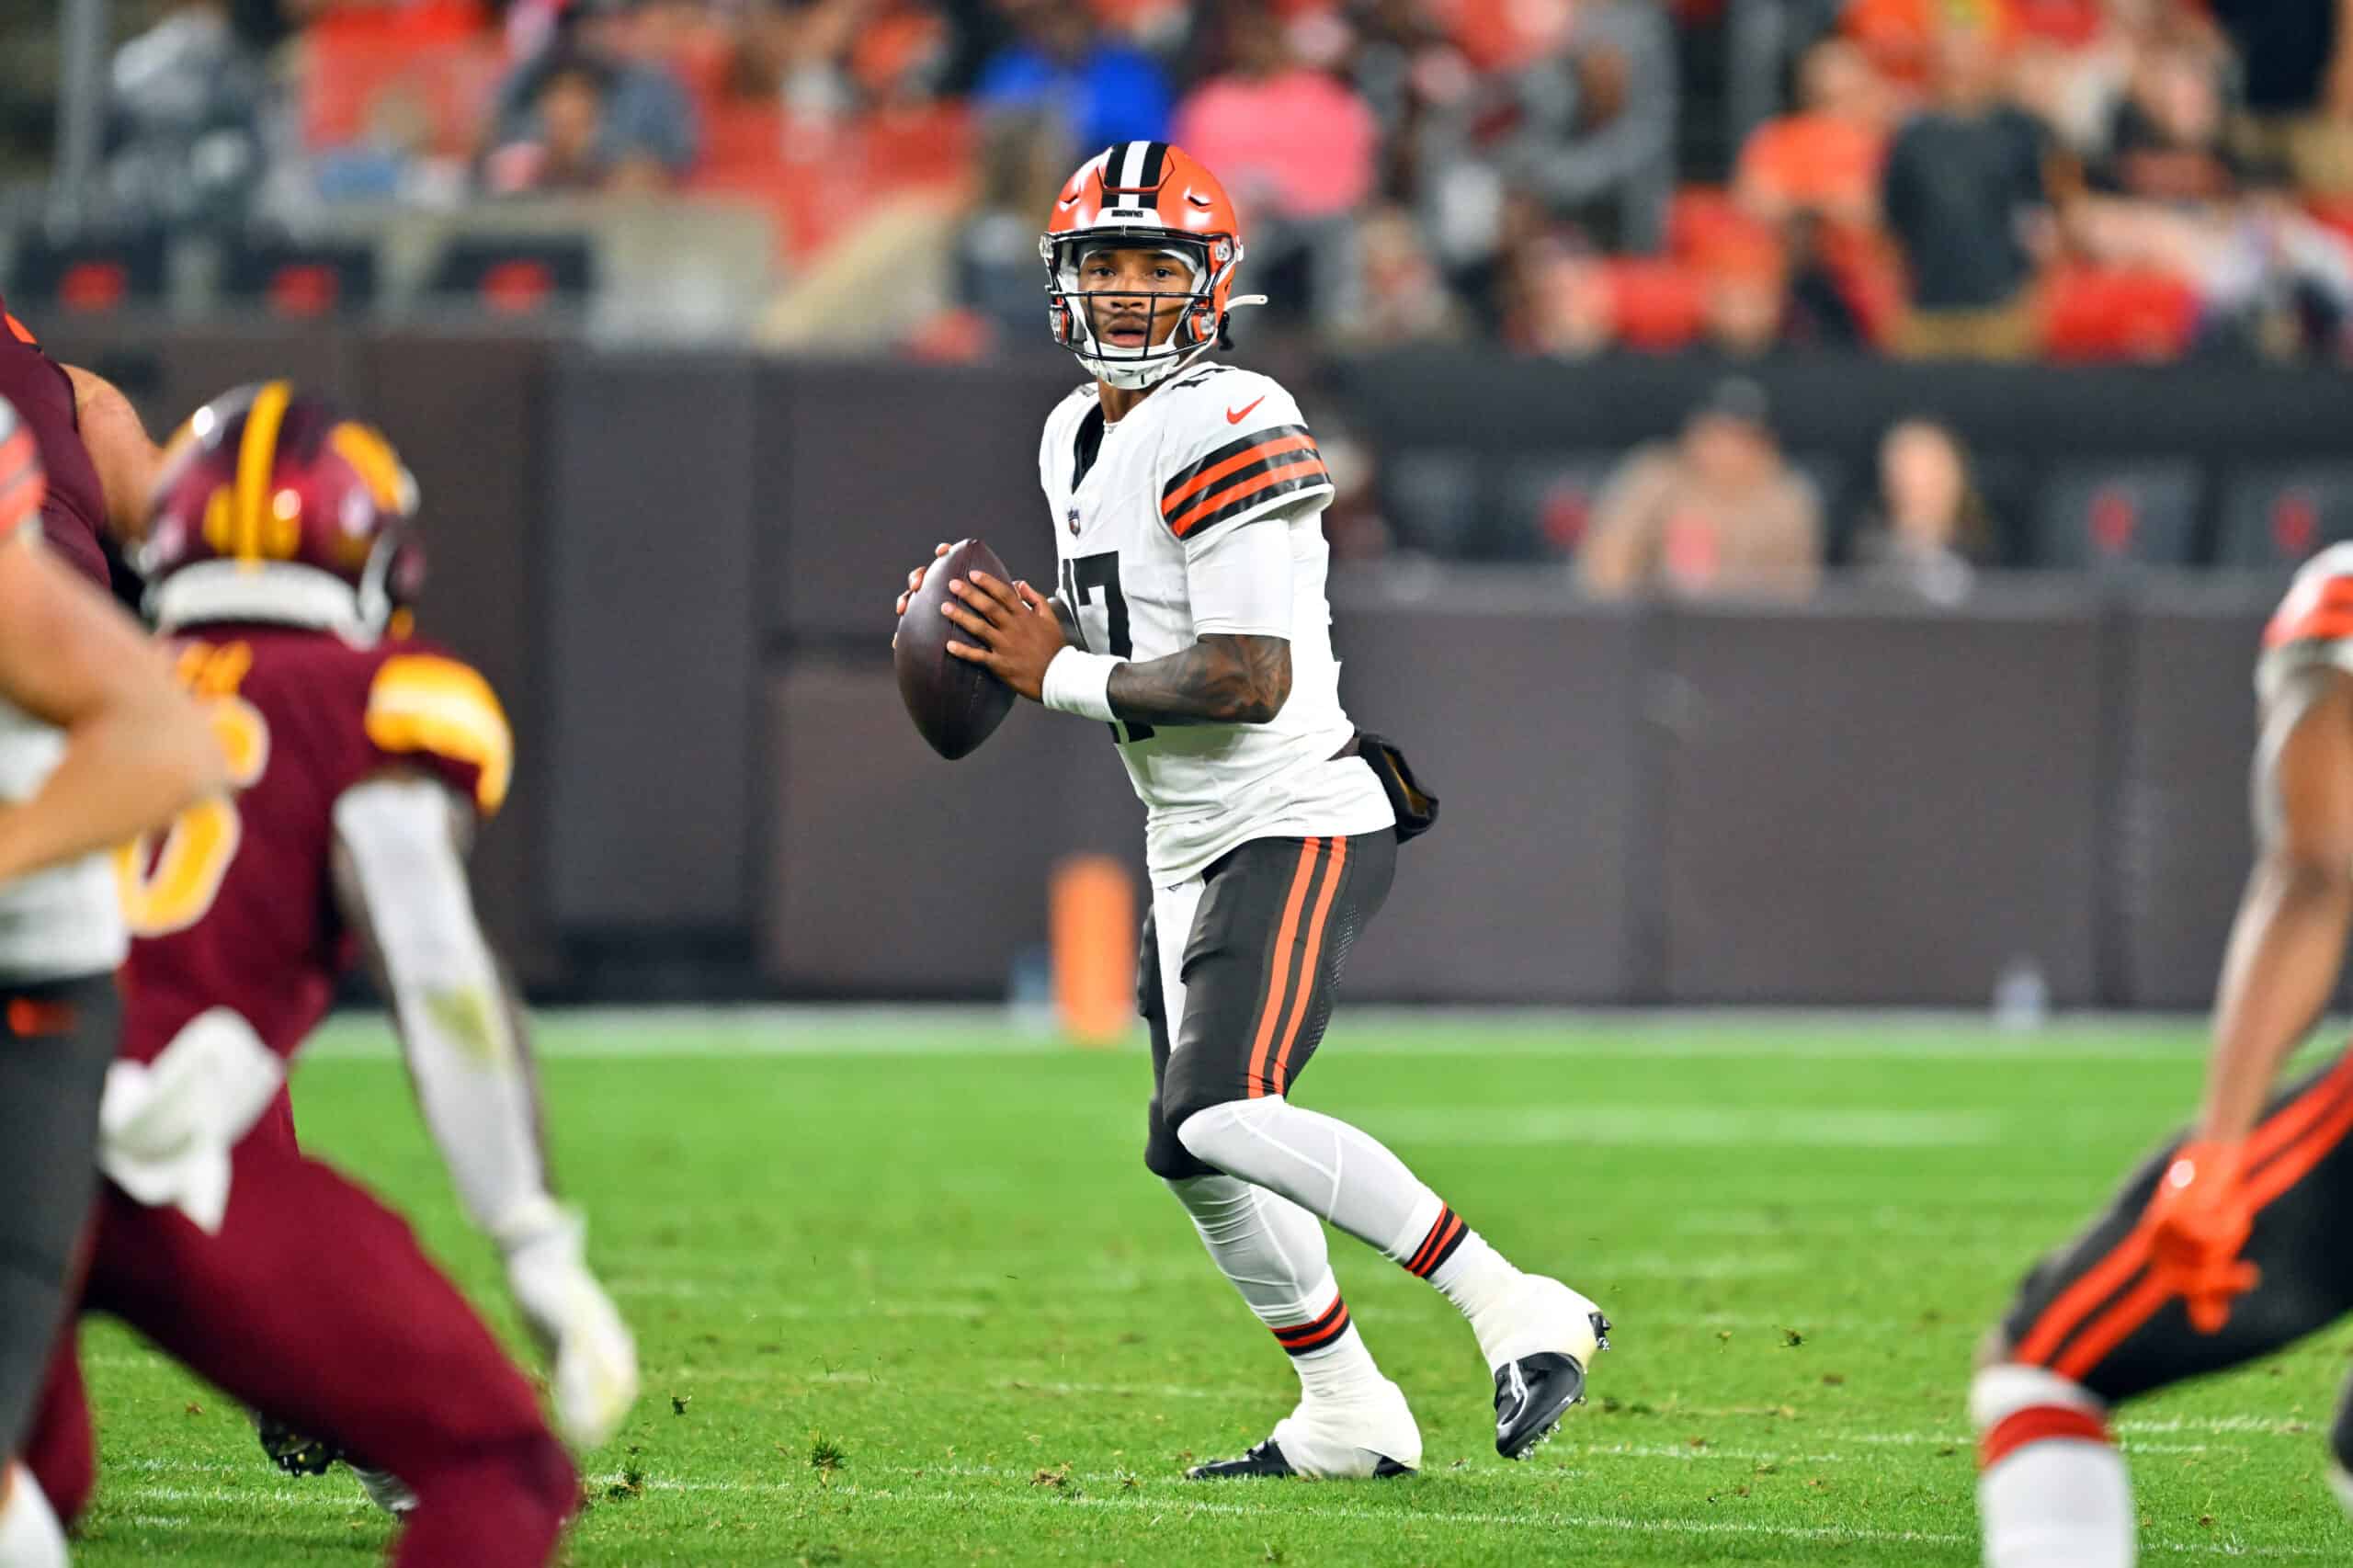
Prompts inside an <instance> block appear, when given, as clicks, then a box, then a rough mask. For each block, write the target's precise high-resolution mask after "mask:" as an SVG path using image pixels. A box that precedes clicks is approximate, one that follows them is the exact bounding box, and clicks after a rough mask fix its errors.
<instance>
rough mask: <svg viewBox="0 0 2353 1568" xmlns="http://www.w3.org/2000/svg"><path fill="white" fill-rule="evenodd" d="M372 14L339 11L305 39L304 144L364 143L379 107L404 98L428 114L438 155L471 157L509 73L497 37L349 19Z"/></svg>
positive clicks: (302, 69) (431, 139)
mask: <svg viewBox="0 0 2353 1568" xmlns="http://www.w3.org/2000/svg"><path fill="white" fill-rule="evenodd" d="M368 14H369V13H366V12H337V13H335V25H334V26H327V25H324V24H322V25H321V26H319V27H317V28H313V29H312V30H311V31H310V32H309V33H306V34H305V35H304V36H303V39H302V42H301V63H300V65H299V67H298V71H299V74H300V78H301V125H302V139H303V141H304V142H305V143H306V144H307V145H309V146H312V147H338V146H342V145H345V144H347V143H348V142H356V141H358V140H360V139H361V138H362V137H364V136H365V135H366V134H367V133H368V131H369V124H370V121H371V119H373V118H374V117H375V116H376V114H377V113H378V112H379V110H380V108H382V107H384V106H386V105H388V104H390V103H393V102H399V101H402V100H405V102H406V105H407V106H408V107H410V108H413V109H414V110H416V111H421V112H422V114H423V115H424V117H425V120H426V125H427V126H428V127H429V128H430V131H429V142H430V145H431V149H432V151H433V152H435V153H440V154H442V155H444V156H460V155H463V154H464V153H469V152H471V151H472V147H473V142H474V139H475V134H476V131H477V130H478V128H479V127H480V126H481V125H482V123H483V118H484V117H485V116H486V115H487V114H488V113H489V111H490V105H491V101H492V99H493V98H494V96H495V95H496V93H497V90H498V81H499V77H500V75H501V74H502V73H503V72H504V70H505V69H506V67H505V62H504V61H503V59H502V58H501V55H500V51H499V46H498V40H497V39H496V38H495V37H494V35H491V34H488V33H483V32H476V31H468V30H460V29H456V28H424V29H412V28H394V27H390V26H386V25H382V24H376V25H360V24H358V23H356V22H353V21H351V20H349V19H348V18H350V17H365V16H366V15H368Z"/></svg>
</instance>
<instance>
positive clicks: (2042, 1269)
mask: <svg viewBox="0 0 2353 1568" xmlns="http://www.w3.org/2000/svg"><path fill="white" fill-rule="evenodd" d="M2349 1139H2353V1056H2347V1058H2346V1059H2344V1060H2343V1061H2340V1062H2337V1063H2336V1065H2335V1066H2334V1067H2332V1068H2330V1069H2329V1070H2327V1071H2325V1072H2323V1073H2320V1074H2314V1075H2313V1076H2312V1077H2310V1078H2308V1079H2306V1080H2305V1081H2304V1082H2303V1083H2302V1084H2300V1085H2296V1086H2295V1087H2294V1088H2292V1089H2290V1090H2289V1091H2288V1092H2287V1093H2286V1094H2284V1095H2282V1096H2279V1098H2277V1099H2275V1100H2274V1101H2273V1102H2272V1104H2271V1106H2270V1108H2268V1111H2267V1113H2266V1115H2265V1118H2264V1119H2263V1121H2262V1122H2261V1123H2260V1124H2259V1125H2258V1126H2257V1127H2256V1132H2255V1135H2254V1137H2253V1138H2252V1139H2251V1140H2250V1141H2249V1142H2248V1145H2247V1148H2248V1158H2249V1166H2248V1169H2249V1175H2248V1176H2247V1178H2246V1179H2247V1182H2248V1184H2249V1186H2250V1188H2251V1190H2252V1193H2253V1196H2254V1197H2255V1199H2256V1220H2255V1229H2254V1232H2253V1233H2251V1234H2250V1235H2249V1237H2248V1238H2247V1244H2246V1248H2245V1256H2246V1257H2247V1258H2248V1259H2249V1260H2250V1261H2252V1262H2253V1263H2255V1265H2256V1267H2258V1268H2259V1269H2260V1270H2261V1271H2262V1272H2261V1278H2260V1280H2259V1282H2258V1283H2257V1284H2256V1288H2255V1289H2254V1290H2251V1291H2249V1292H2248V1293H2246V1294H2245V1295H2243V1296H2240V1297H2238V1298H2237V1299H2236V1300H2235V1301H2233V1302H2232V1305H2231V1314H2230V1318H2229V1321H2228V1322H2227V1323H2225V1324H2223V1326H2222V1331H2221V1332H2220V1333H2217V1334H2211V1335H2209V1334H2200V1333H2199V1332H2198V1331H2197V1330H2195V1329H2193V1328H2192V1327H2191V1326H2190V1324H2189V1316H2188V1309H2187V1308H2186V1307H2185V1305H2184V1304H2183V1302H2182V1300H2181V1298H2180V1297H2179V1296H2178V1295H2176V1294H2173V1293H2172V1292H2171V1291H2170V1290H2168V1289H2167V1288H2166V1287H2165V1285H2164V1284H2162V1283H2159V1282H2157V1281H2155V1280H2153V1279H2152V1278H2151V1277H2150V1273H2149V1233H2148V1230H2147V1228H2146V1227H2145V1225H2143V1220H2142V1217H2143V1214H2144V1213H2145V1212H2146V1211H2147V1209H2148V1205H2149V1197H2150V1194H2151V1193H2152V1192H2154V1190H2155V1188H2156V1184H2157V1180H2158V1178H2159V1177H2160V1176H2163V1175H2164V1173H2165V1167H2166V1166H2167V1165H2169V1164H2171V1162H2172V1160H2173V1149H2172V1148H2171V1147H2170V1146H2168V1147H2167V1148H2166V1149H2165V1150H2164V1151H2162V1152H2160V1153H2158V1154H2157V1155H2155V1156H2154V1158H2153V1159H2151V1160H2150V1161H2148V1163H2146V1164H2145V1165H2143V1166H2142V1167H2141V1168H2140V1169H2139V1170H2138V1171H2136V1172H2134V1173H2133V1175H2132V1176H2131V1177H2130V1178H2129V1179H2128V1180H2127V1181H2126V1182H2125V1184H2124V1187H2123V1188H2122V1190H2121V1191H2120V1192H2119V1193H2118V1195H2117V1197H2116V1199H2115V1201H2114V1202H2113V1203H2112V1204H2111V1205H2110V1206H2109V1209H2108V1210H2107V1212H2106V1213H2105V1214H2103V1215H2102V1216H2101V1217H2100V1219H2099V1220H2098V1221H2097V1222H2096V1223H2094V1224H2093V1225H2092V1227H2091V1228H2090V1229H2089V1230H2087V1231H2086V1232H2085V1233H2083V1235H2082V1236H2080V1237H2078V1238H2077V1239H2076V1240H2075V1242H2073V1243H2071V1244H2068V1245H2067V1246H2065V1247H2063V1248H2062V1249H2060V1250H2059V1251H2058V1252H2056V1253H2053V1254H2052V1256H2049V1257H2047V1258H2045V1259H2044V1260H2043V1261H2042V1262H2041V1263H2040V1264H2039V1265H2037V1266H2036V1267H2035V1268H2034V1269H2033V1271H2032V1272H2030V1273H2029V1275H2028V1276H2027V1278H2026V1281H2025V1283H2024V1284H2023V1285H2022V1286H2021V1287H2020V1288H2019V1291H2018V1299H2017V1301H2016V1302H2015V1303H2014V1304H2013V1305H2012V1307H2011V1309H2010V1311H2009V1313H2008V1314H2007V1316H2006V1317H2005V1318H2004V1320H2003V1322H2002V1324H2001V1326H2000V1327H1999V1328H1998V1329H1997V1330H1995V1333H1994V1334H1993V1335H1991V1336H1990V1337H1989V1342H1988V1345H1987V1346H1986V1349H1985V1351H1984V1354H1983V1355H1982V1356H1981V1358H1980V1363H1979V1368H1978V1372H1977V1377H1976V1380H1975V1381H1974V1382H1973V1383H1972V1386H1971V1390H1970V1414H1971V1416H1972V1420H1973V1421H1974V1422H1975V1424H1976V1426H1977V1430H1978V1433H1979V1444H1978V1461H1979V1467H1980V1472H1981V1473H1980V1479H1979V1482H1978V1489H1977V1497H1978V1509H1979V1513H1980V1515H1981V1516H1982V1517H1983V1519H1984V1532H1985V1561H1986V1562H1987V1564H1988V1565H1989V1568H2059V1565H2060V1564H2066V1565H2068V1568H2123V1565H2125V1564H2130V1563H2131V1562H2133V1561H2134V1541H2133V1536H2134V1528H2133V1513H2132V1497H2131V1484H2130V1483H2129V1482H2128V1480H2127V1478H2126V1475H2125V1469H2124V1461H2123V1460H2122V1458H2121V1457H2120V1455H2119V1454H2118V1453H2117V1451H2116V1449H2115V1447H2114V1445H2113V1444H2112V1442H2111V1441H2110V1440H2109V1435H2108V1427H2107V1416H2108V1412H2109V1409H2110V1408H2111V1407H2112V1406H2114V1405H2115V1404H2117V1403H2120V1402H2121V1401H2123V1400H2127V1399H2131V1398H2134V1397H2136V1396H2138V1395H2140V1394H2143V1393H2147V1392H2151V1391H2153V1390H2155V1389H2159V1388H2163V1387H2165V1386H2166V1385H2167V1384H2170V1383H2177V1382H2180V1381H2183V1380H2185V1379H2188V1378H2193V1377H2199V1376H2202V1375H2204V1374H2206V1373H2209V1372H2218V1371H2222V1370H2223V1369H2226V1368H2230V1367H2235V1366H2238V1365H2240V1364H2242V1363H2244V1362H2246V1361H2251V1360H2254V1359H2256V1358H2257V1357H2261V1356H2265V1355H2268V1354H2269V1353H2270V1352H2271V1351H2274V1350H2277V1349H2279V1347H2281V1346H2285V1345H2288V1344H2290V1343H2292V1342H2293V1341H2295V1340H2297V1339H2300V1338H2302V1336H2303V1335H2307V1334H2310V1333H2312V1332H2313V1330H2315V1329H2318V1328H2322V1327H2325V1325H2326V1324H2329V1323H2331V1322H2333V1321H2335V1320H2336V1318H2338V1317H2339V1316H2341V1315H2343V1314H2344V1313H2345V1312H2347V1310H2348V1309H2353V1261H2348V1260H2347V1258H2346V1257H2345V1256H2344V1249H2343V1247H2342V1246H2341V1245H2340V1244H2339V1243H2340V1241H2341V1237H2340V1235H2339V1233H2338V1226H2339V1225H2341V1223H2342V1219H2343V1216H2344V1213H2345V1211H2346V1209H2345V1206H2346V1199H2347V1197H2348V1195H2353V1147H2349V1146H2348V1140H2349ZM2336 1449H2337V1452H2338V1454H2339V1456H2340V1459H2339V1462H2340V1464H2342V1463H2343V1462H2344V1459H2343V1456H2346V1455H2347V1454H2353V1432H2348V1431H2347V1423H2346V1422H2344V1421H2340V1423H2339V1437H2338V1441H2337V1444H2336Z"/></svg>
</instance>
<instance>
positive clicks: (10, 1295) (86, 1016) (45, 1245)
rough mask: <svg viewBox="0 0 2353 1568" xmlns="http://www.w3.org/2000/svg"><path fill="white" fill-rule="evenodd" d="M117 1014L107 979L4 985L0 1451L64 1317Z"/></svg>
mask: <svg viewBox="0 0 2353 1568" xmlns="http://www.w3.org/2000/svg"><path fill="white" fill-rule="evenodd" d="M120 1016H121V1015H120V1008H119V1004H118V1003H117V1001H116V999H115V993H114V980H113V977H112V976H111V975H101V976H98V977H97V978H94V979H88V980H74V981H55V982H45V983H40V984H33V985H15V986H6V985H0V1453H14V1452H16V1451H17V1444H18V1443H19V1442H21V1441H22V1440H23V1437H24V1435H25V1429H26V1427H27V1426H28V1424H29V1423H30V1421H31V1419H32V1412H33V1404H34V1402H35V1400H36V1399H38V1398H39V1397H40V1390H41V1385H42V1383H43V1382H45V1381H47V1379H48V1373H49V1352H50V1344H51V1339H52V1337H53V1336H54V1335H56V1333H57V1330H58V1328H59V1326H60V1325H61V1324H63V1322H64V1320H65V1312H66V1295H67V1291H68V1288H69V1281H70V1279H71V1278H72V1276H73V1272H74V1255H75V1249H76V1248H77V1247H78V1246H79V1245H80V1243H81V1239H82V1231H83V1226H84V1224H85V1221H86V1220H87V1217H88V1214H89V1210H90V1198H91V1195H92V1193H94V1192H95V1191H96V1190H97V1137H98V1097H99V1096H100V1094H101V1093H102V1092H103V1091H104V1089H105V1087H106V1075H107V1064H108V1062H111V1061H113V1059H114V1052H115V1045H116V1041H117V1038H118V1035H119V1022H120Z"/></svg>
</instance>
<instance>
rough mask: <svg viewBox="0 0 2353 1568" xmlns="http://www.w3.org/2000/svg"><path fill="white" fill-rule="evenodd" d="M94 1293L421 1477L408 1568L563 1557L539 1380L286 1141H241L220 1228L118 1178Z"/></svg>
mask: <svg viewBox="0 0 2353 1568" xmlns="http://www.w3.org/2000/svg"><path fill="white" fill-rule="evenodd" d="M85 1300H86V1301H87V1304H88V1305H89V1306H90V1307H91V1308H92V1309H93V1310H97V1311H104V1312H113V1313H115V1314H116V1315H118V1316H119V1317H121V1318H123V1319H124V1320H125V1321H126V1322H128V1323H130V1324H131V1325H132V1326H133V1327H135V1328H137V1329H138V1330H139V1331H140V1332H141V1333H142V1334H144V1335H147V1336H148V1337H149V1338H151V1339H153V1341H154V1342H155V1343H156V1344H157V1345H158V1346H161V1347H162V1348H163V1349H164V1350H165V1351H166V1352H167V1353H168V1354H170V1355H172V1356H173V1357H175V1358H177V1359H178V1360H180V1361H181V1362H183V1363H184V1364H185V1365H187V1366H188V1368H189V1369H191V1370H193V1371H195V1372H197V1373H198V1374H199V1375H200V1376H202V1377H204V1378H205V1379H207V1380H208V1381H211V1382H212V1383H214V1384H216V1385H218V1386H219V1387H220V1388H221V1389H222V1391H223V1392H226V1393H228V1394H230V1395H231V1396H232V1397H233V1398H235V1399H237V1400H239V1401H241V1402H242V1403H244V1404H246V1405H248V1406H250V1407H252V1408H254V1409H256V1410H260V1411H266V1412H267V1413H269V1414H270V1415H274V1416H276V1417H278V1419H279V1420H282V1421H285V1422H287V1423H289V1424H290V1425H291V1426H295V1427H297V1428H299V1429H301V1430H302V1431H305V1432H309V1433H313V1434H315V1435H317V1436H318V1437H321V1438H323V1439H324V1440H326V1441H328V1442H330V1443H332V1444H333V1445H334V1446H335V1448H336V1449H339V1450H341V1451H343V1452H345V1453H347V1454H350V1455H352V1456H354V1458H355V1460H358V1461H364V1462H365V1463H366V1464H368V1465H369V1466H375V1467H381V1468H382V1469H384V1470H387V1471H392V1473H393V1474H395V1475H397V1476H398V1477H399V1478H400V1479H401V1480H402V1481H404V1482H405V1483H407V1484H408V1486H409V1487H410V1488H411V1489H412V1490H413V1491H414V1492H415V1494H416V1499H417V1503H416V1507H415V1511H414V1512H413V1513H412V1514H410V1515H408V1516H407V1524H406V1527H405V1528H404V1529H403V1531H402V1534H401V1538H400V1540H399V1543H398V1545H397V1547H396V1549H395V1551H394V1554H393V1557H392V1562H394V1563H395V1564H396V1565H404V1568H422V1565H424V1564H427V1563H447V1562H465V1563H468V1564H472V1565H478V1568H542V1565H543V1564H545V1563H546V1562H549V1561H550V1560H551V1558H552V1557H553V1555H554V1552H555V1548H556V1542H557V1538H558V1537H559V1536H560V1535H561V1533H562V1531H563V1522H564V1520H565V1519H566V1517H569V1515H570V1514H571V1512H572V1510H573V1509H574V1506H576V1505H577V1503H578V1501H579V1489H578V1483H577V1481H576V1479H575V1477H574V1472H573V1469H572V1464H571V1461H570V1460H569V1459H568V1458H566V1456H565V1454H564V1451H563V1447H562V1445H561V1444H559V1443H558V1442H557V1441H556V1439H555V1437H553V1435H552V1434H551V1433H550V1431H549V1430H548V1426H547V1423H546V1420H545V1418H544V1417H543V1416H542V1415H541V1414H540V1408H539V1403H538V1401H537V1399H536V1398H535V1397H534V1395H533V1393H532V1391H531V1387H530V1385H529V1383H528V1382H527V1381H525V1380H524V1378H523V1375H522V1373H521V1372H520V1371H518V1370H517V1369H516V1367H515V1366H514V1365H513V1363H511V1362H510V1361H508V1360H507V1358H506V1355H505V1353H504V1352H503V1351H502V1350H501V1349H500V1348H499V1346H498V1344H497V1342H496V1340H494V1338H493V1337H492V1335H491V1334H490V1331H489V1329H488V1328H487V1327H485V1326H484V1325H483V1322H482V1320H481V1319H480V1318H479V1317H478V1316H476V1315H475V1313H474V1312H473V1309H472V1307H471V1306H469V1305H468V1304H467V1303H466V1301H465V1299H464V1298H463V1297H462V1296H460V1294H459V1293H458V1290H457V1289H456V1287H454V1286H453V1285H451V1284H450V1283H449V1280H448V1279H447V1278H444V1277H443V1276H442V1275H441V1273H440V1271H439V1270H438V1269H437V1268H436V1267H434V1266H433V1264H432V1262H431V1261H430V1260H429V1259H428V1258H426V1256H425V1254H424V1253H423V1251H422V1250H420V1249H419V1248H418V1246H417V1244H416V1241H415V1237H414V1236H413V1235H412V1234H411V1233H410V1232H409V1228H408V1226H407V1225H406V1224H405V1223H404V1222H403V1221H402V1220H401V1219H400V1218H399V1216H397V1215H395V1214H393V1213H392V1211H391V1210H388V1209H386V1208H385V1207H384V1206H383V1205H382V1204H381V1203H380V1202H378V1201H377V1200H376V1199H374V1198H372V1197H370V1196H369V1194H367V1193H366V1192H364V1191H362V1190H361V1189H360V1188H359V1187H357V1186H355V1185H353V1184H352V1183H351V1182H349V1181H347V1180H346V1179H345V1178H344V1177H343V1176H340V1175H338V1174H337V1173H336V1172H335V1171H334V1170H332V1169H330V1168H329V1167H327V1166H326V1165H322V1164H320V1163H319V1162H318V1161H315V1160H311V1159H307V1158H304V1157H303V1156H301V1154H300V1153H297V1152H296V1151H295V1150H294V1149H293V1148H292V1147H291V1145H290V1143H288V1142H285V1141H283V1140H281V1139H274V1138H270V1137H267V1136H265V1137H258V1138H257V1137H253V1136H249V1137H248V1138H247V1139H246V1140H245V1142H243V1143H241V1144H240V1145H239V1146H238V1149H237V1152H236V1155H235V1158H234V1165H233V1177H232V1182H231V1187H230V1194H229V1206H228V1210H227V1212H226V1214H225V1216H224V1217H223V1219H222V1226H221V1231H220V1233H219V1234H217V1235H207V1234H205V1233H203V1232H202V1231H200V1230H199V1229H198V1228H197V1227H196V1226H195V1225H193V1224H192V1223H190V1222H189V1221H188V1219H187V1218H186V1217H185V1216H183V1215H181V1214H180V1213H178V1212H177V1211H176V1210H157V1209H149V1208H145V1207H142V1206H141V1205H139V1204H137V1203H134V1202H132V1201H131V1199H128V1198H126V1197H124V1196H123V1195H122V1194H121V1192H120V1191H119V1190H118V1189H116V1188H114V1187H111V1186H109V1187H107V1188H106V1189H105V1190H104V1192H103V1194H102V1196H101V1198H100V1200H99V1221H98V1227H97V1242H96V1245H95V1248H94V1250H93V1253H92V1256H91V1261H90V1272H89V1284H88V1287H87V1290H86V1293H85Z"/></svg>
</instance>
